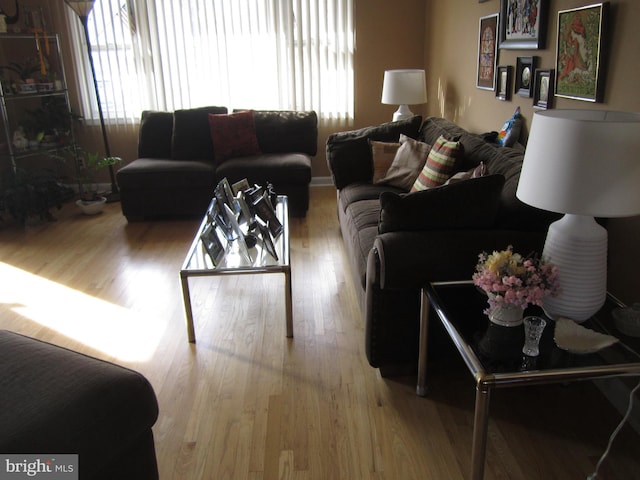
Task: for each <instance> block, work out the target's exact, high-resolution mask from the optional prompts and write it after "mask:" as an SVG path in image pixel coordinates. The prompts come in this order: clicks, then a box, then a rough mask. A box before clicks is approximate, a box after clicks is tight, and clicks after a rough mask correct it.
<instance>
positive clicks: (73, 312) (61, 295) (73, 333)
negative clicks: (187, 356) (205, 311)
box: [0, 262, 164, 362]
mask: <svg viewBox="0 0 640 480" xmlns="http://www.w3.org/2000/svg"><path fill="white" fill-rule="evenodd" d="M0 278H2V280H3V281H2V284H3V285H2V288H1V289H0V303H2V304H5V305H7V306H8V307H9V308H11V309H12V310H13V311H14V312H16V313H18V314H20V315H21V316H23V317H25V318H28V319H29V320H32V321H34V322H37V323H39V324H40V325H43V326H45V327H47V328H51V329H53V330H56V331H57V332H59V333H61V334H63V335H65V336H67V337H69V338H72V339H74V340H77V341H78V342H81V343H83V344H85V345H87V346H89V347H91V348H94V349H96V350H100V351H101V352H104V353H105V354H106V355H109V356H111V357H115V358H117V359H119V360H123V361H128V362H141V361H145V360H148V359H150V358H151V356H152V355H153V353H154V351H155V349H156V348H157V345H158V343H159V342H160V338H161V336H162V334H163V332H164V328H159V327H160V325H158V321H157V318H147V317H145V316H144V315H143V314H141V313H140V312H132V311H130V310H127V309H126V308H123V307H120V306H118V305H114V304H112V303H109V302H106V301H104V300H101V299H99V298H95V297H92V296H90V295H87V294H85V293H82V292H79V291H77V290H73V289H71V288H68V287H66V286H64V285H61V284H59V283H55V282H52V281H50V280H47V279H45V278H42V277H39V276H37V275H33V274H31V273H29V272H25V271H24V270H20V269H18V268H15V267H12V266H11V265H7V264H6V263H2V262H0Z"/></svg>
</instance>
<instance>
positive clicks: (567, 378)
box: [416, 281, 640, 480]
mask: <svg viewBox="0 0 640 480" xmlns="http://www.w3.org/2000/svg"><path fill="white" fill-rule="evenodd" d="M469 285H472V282H471V281H459V282H434V283H430V284H428V285H425V286H424V287H423V288H422V291H421V292H422V293H421V305H420V344H419V358H418V384H417V388H416V391H417V394H418V395H419V396H426V394H427V331H428V324H429V321H430V319H429V310H430V308H431V307H432V308H433V310H435V312H436V313H437V317H438V318H439V319H440V321H441V323H442V325H443V326H444V328H445V330H446V331H447V334H448V335H449V337H450V338H451V340H452V341H453V343H454V344H455V346H456V348H457V350H458V352H459V353H460V355H461V356H462V358H463V360H464V362H465V364H466V366H467V368H468V370H469V372H470V373H471V374H472V375H473V377H474V379H475V382H476V400H475V413H474V421H473V441H472V446H471V477H470V478H471V480H481V479H482V478H483V476H484V465H485V456H486V448H487V429H488V426H489V401H490V397H491V390H492V389H494V388H505V387H519V386H527V385H542V384H550V383H564V382H571V381H577V380H593V379H597V378H602V377H622V376H631V375H640V359H638V361H636V362H629V363H611V364H604V365H593V366H583V367H568V368H556V369H545V370H535V369H532V370H524V371H512V372H504V373H502V372H501V373H490V372H487V371H486V369H485V367H484V365H483V364H482V361H481V360H480V359H479V358H478V356H477V355H476V352H475V351H474V349H473V348H472V346H471V345H470V344H469V342H468V341H467V340H466V339H465V338H464V337H463V335H462V334H461V333H460V331H459V330H458V328H457V327H456V320H455V319H453V318H450V315H449V313H448V311H447V305H443V302H442V301H441V300H440V298H439V296H438V293H437V288H438V287H442V286H451V287H461V286H467V287H468V286H469ZM609 301H613V302H615V303H616V304H617V305H618V306H621V305H622V304H621V303H620V302H619V301H618V300H616V299H615V298H614V297H611V296H609Z"/></svg>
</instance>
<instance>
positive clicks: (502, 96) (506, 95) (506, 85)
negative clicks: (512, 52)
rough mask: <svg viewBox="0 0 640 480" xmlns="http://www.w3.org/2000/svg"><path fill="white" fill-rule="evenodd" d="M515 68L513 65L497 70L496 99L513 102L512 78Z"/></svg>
mask: <svg viewBox="0 0 640 480" xmlns="http://www.w3.org/2000/svg"><path fill="white" fill-rule="evenodd" d="M512 76H513V67H512V66H511V65H500V66H498V68H497V70H496V98H497V99H498V100H502V101H507V100H511V77H512Z"/></svg>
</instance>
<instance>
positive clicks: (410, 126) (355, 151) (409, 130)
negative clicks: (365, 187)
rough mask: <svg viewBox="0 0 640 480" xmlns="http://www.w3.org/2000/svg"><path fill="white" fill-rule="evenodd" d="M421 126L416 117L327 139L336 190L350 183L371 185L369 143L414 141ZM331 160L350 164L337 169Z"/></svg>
mask: <svg viewBox="0 0 640 480" xmlns="http://www.w3.org/2000/svg"><path fill="white" fill-rule="evenodd" d="M421 123H422V117H421V116H419V115H417V116H415V117H411V118H409V119H407V120H401V121H399V122H388V123H383V124H382V125H378V126H374V127H366V128H361V129H359V130H351V131H348V132H337V133H332V134H331V135H329V137H328V139H327V163H328V164H329V170H330V171H331V174H332V175H333V182H334V185H335V186H336V188H337V189H341V188H343V187H345V186H346V185H349V184H350V183H356V182H371V180H372V178H373V168H372V165H371V164H372V160H371V148H370V147H369V140H376V141H379V142H398V141H399V140H400V135H401V134H404V135H406V136H408V137H411V138H417V137H418V130H419V128H420V124H421ZM334 157H336V158H349V161H350V162H351V164H350V165H349V166H348V168H346V167H343V168H341V167H342V166H341V165H339V164H336V163H334V162H333V159H334Z"/></svg>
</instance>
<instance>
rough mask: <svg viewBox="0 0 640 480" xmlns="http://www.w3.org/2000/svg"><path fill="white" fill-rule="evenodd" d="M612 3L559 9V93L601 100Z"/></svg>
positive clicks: (584, 98)
mask: <svg viewBox="0 0 640 480" xmlns="http://www.w3.org/2000/svg"><path fill="white" fill-rule="evenodd" d="M608 12H609V2H604V3H598V4H594V5H589V6H587V7H581V8H572V9H569V10H560V11H559V12H558V37H557V38H558V42H557V48H556V91H555V93H556V95H557V96H558V97H564V98H572V99H575V100H584V101H587V102H601V101H602V96H603V92H604V68H603V58H602V57H603V51H604V50H605V48H604V45H603V44H604V42H605V39H606V33H607V32H606V27H607V18H608Z"/></svg>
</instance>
